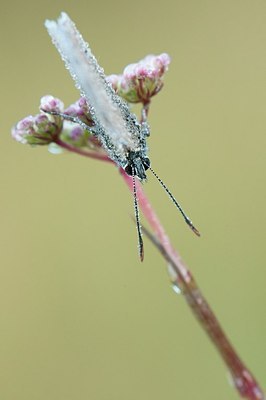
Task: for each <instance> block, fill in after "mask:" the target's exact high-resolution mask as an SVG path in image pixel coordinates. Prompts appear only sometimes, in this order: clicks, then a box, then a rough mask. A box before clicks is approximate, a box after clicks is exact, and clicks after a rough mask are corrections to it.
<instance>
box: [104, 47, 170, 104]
mask: <svg viewBox="0 0 266 400" xmlns="http://www.w3.org/2000/svg"><path fill="white" fill-rule="evenodd" d="M169 64H170V57H169V55H168V54H166V53H162V54H160V55H158V56H155V55H148V56H146V57H145V58H143V59H142V60H140V61H139V62H138V63H135V64H129V65H128V66H127V67H126V68H125V69H124V72H123V75H110V76H109V77H108V78H107V79H108V81H109V82H110V83H111V85H112V86H113V88H114V90H115V91H116V92H117V93H118V94H119V95H120V96H121V97H123V98H124V99H125V100H127V101H128V102H130V103H139V102H141V103H144V104H145V103H148V102H149V101H150V98H151V97H152V96H154V95H155V94H157V93H158V92H159V91H160V90H161V88H162V87H163V75H164V74H165V72H166V71H167V70H168V65H169Z"/></svg>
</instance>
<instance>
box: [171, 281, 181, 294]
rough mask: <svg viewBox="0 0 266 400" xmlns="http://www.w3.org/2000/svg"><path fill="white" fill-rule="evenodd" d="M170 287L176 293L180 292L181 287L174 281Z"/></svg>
mask: <svg viewBox="0 0 266 400" xmlns="http://www.w3.org/2000/svg"><path fill="white" fill-rule="evenodd" d="M172 288H173V291H174V292H175V293H176V294H181V289H180V287H179V286H177V284H176V283H173V284H172Z"/></svg>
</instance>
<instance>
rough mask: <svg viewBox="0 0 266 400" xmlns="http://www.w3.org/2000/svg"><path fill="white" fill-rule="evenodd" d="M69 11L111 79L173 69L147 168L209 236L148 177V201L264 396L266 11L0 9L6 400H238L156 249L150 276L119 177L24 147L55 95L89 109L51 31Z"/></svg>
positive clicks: (181, 5)
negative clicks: (145, 69) (149, 62)
mask: <svg viewBox="0 0 266 400" xmlns="http://www.w3.org/2000/svg"><path fill="white" fill-rule="evenodd" d="M63 10H64V11H66V12H67V13H69V15H70V16H71V18H72V19H73V20H74V21H75V22H76V24H77V26H78V28H79V30H80V31H81V32H82V33H83V35H84V37H85V39H87V40H88V41H89V42H90V44H91V47H92V49H93V51H94V53H95V55H96V56H97V58H98V60H99V62H100V64H101V65H102V66H103V67H104V68H105V72H106V74H110V73H115V72H117V73H118V72H120V71H121V70H122V69H123V68H124V66H125V65H126V64H128V63H130V62H134V61H137V60H139V59H140V58H142V57H143V56H145V55H146V54H149V53H155V54H158V53H161V52H168V53H169V54H170V55H171V57H172V63H171V65H170V69H169V72H168V73H167V75H166V79H165V87H164V89H163V91H162V92H161V93H160V94H159V95H158V96H157V97H156V98H154V101H153V104H152V108H151V113H150V124H151V129H152V135H151V137H150V139H149V145H150V149H151V150H150V156H151V160H152V163H153V166H154V168H155V170H156V171H157V172H158V173H159V175H160V176H161V178H162V179H164V181H165V182H166V183H167V185H169V187H170V188H171V190H172V192H173V193H174V194H175V195H176V197H177V198H178V200H179V201H180V202H181V204H182V205H183V206H184V208H185V210H186V211H187V212H188V213H189V215H190V216H191V218H192V219H193V221H194V222H195V224H196V226H198V227H199V228H200V230H201V231H202V234H203V235H202V238H200V239H197V238H196V237H195V236H194V235H193V234H192V233H191V232H190V231H189V229H187V227H186V226H185V224H184V223H183V221H182V219H181V217H180V215H178V213H177V211H176V210H175V209H174V206H173V205H172V204H170V202H169V199H168V198H167V196H166V195H165V193H163V191H162V189H161V187H159V184H158V183H157V182H156V181H155V180H154V179H153V178H152V176H151V177H150V179H149V183H148V184H146V185H145V191H146V193H147V194H148V196H149V198H150V199H151V201H152V204H153V205H154V207H155V209H156V210H157V212H158V214H159V215H160V217H161V220H162V222H163V224H164V226H165V228H166V230H167V232H168V233H169V235H170V237H171V238H172V241H173V244H174V245H175V246H176V248H177V249H179V251H180V253H181V255H182V257H183V258H184V260H185V261H186V262H187V264H188V265H189V266H190V268H191V270H192V271H193V273H194V274H195V276H196V279H197V281H198V282H199V284H200V286H201V287H202V289H203V291H204V293H205V295H206V297H207V299H208V300H209V301H210V303H211V305H212V307H213V308H214V310H215V312H216V313H217V315H218V317H219V319H220V321H221V323H222V325H223V327H224V328H225V330H226V332H228V334H229V337H230V338H231V339H232V341H233V343H234V344H235V346H236V348H237V349H238V351H239V353H240V355H241V357H242V358H243V359H244V360H245V361H246V362H247V364H248V366H249V368H250V369H251V370H252V371H253V372H254V373H255V374H256V376H257V378H258V379H259V381H261V383H262V385H264V387H265V386H266V382H265V375H266V362H265V354H266V345H265V337H266V312H265V301H266V293H265V278H266V253H265V224H266V207H265V195H266V186H265V174H266V172H265V167H266V159H265V146H266V118H265V116H266V111H265V110H266V90H265V89H266V68H265V67H266V23H265V21H266V3H265V1H256V0H254V1H250V0H223V1H211V0H203V1H198V0H188V1H179V0H177V1H176V0H165V1H163V2H158V3H156V2H155V1H152V0H148V1H146V0H135V1H134V2H133V1H126V0H123V1H122V0H113V1H106V2H105V1H102V0H98V1H94V2H92V1H91V2H90V1H61V0H60V1H56V2H55V1H51V0H46V1H42V2H41V1H27V0H26V1H24V2H21V1H18V0H15V1H10V2H2V3H1V5H0V15H1V24H0V33H1V35H0V37H1V49H2V51H1V71H2V73H1V76H2V79H1V115H2V117H1V121H0V124H1V145H0V151H1V158H0V162H1V169H0V173H1V180H0V182H1V242H0V243H1V253H0V254H1V269H0V332H1V340H0V398H1V399H3V400H29V399H32V400H33V399H34V400H47V399H49V400H77V399H95V400H110V399H112V400H113V399H114V400H120V399H121V400H122V399H123V400H124V399H127V400H133V399H134V400H135V399H138V400H146V399H153V400H159V399H164V398H165V399H186V400H191V399H204V400H208V399H213V398H215V399H216V400H223V399H237V398H238V395H237V394H236V393H235V391H234V390H233V389H232V387H230V385H229V383H228V373H227V370H226V368H225V367H224V365H223V363H222V362H221V360H220V358H219V357H218V355H217V353H216V351H215V350H214V348H213V346H212V344H211V343H210V342H209V340H208V339H207V337H206V336H205V334H204V332H202V330H201V328H200V327H199V326H198V323H197V322H196V321H195V320H194V317H193V316H192V315H191V313H190V310H189V309H188V307H187V305H186V304H185V301H184V299H183V298H182V297H181V296H177V295H176V294H175V293H174V292H173V290H172V289H171V287H170V284H169V280H168V276H167V274H166V271H165V263H164V261H163V260H162V259H161V258H160V256H159V255H158V253H157V251H156V249H154V248H153V247H152V246H151V245H150V243H148V241H147V240H146V241H145V262H144V264H143V265H141V264H140V262H139V260H138V255H137V236H136V229H135V227H134V224H133V223H132V221H131V220H130V214H132V212H133V204H132V202H133V201H132V196H131V195H130V193H129V192H128V190H127V188H126V186H125V185H124V183H123V182H122V180H121V178H120V176H119V174H118V173H117V171H116V169H115V168H112V167H110V166H108V165H105V164H103V163H100V162H97V161H91V160H88V159H85V158H82V157H78V156H75V155H71V154H63V155H60V156H53V155H51V154H49V153H48V152H47V149H46V148H35V149H33V148H30V147H27V146H22V145H20V144H18V143H16V142H15V141H13V140H12V139H11V137H10V128H11V126H12V125H13V124H14V123H16V122H17V121H18V120H19V119H21V118H22V117H24V116H26V115H28V114H35V113H37V112H38V105H39V99H40V97H41V96H42V95H44V94H53V95H55V96H58V97H59V98H61V99H63V100H64V102H65V104H69V103H72V102H74V101H75V100H76V99H77V98H78V96H79V95H78V93H77V91H76V89H75V88H74V85H73V82H72V80H71V79H70V77H69V76H68V73H67V72H66V71H65V69H64V65H63V63H62V61H61V60H60V58H59V56H58V54H57V52H56V50H55V49H54V47H53V46H52V44H51V42H50V38H49V37H48V35H47V33H46V31H45V29H44V26H43V22H44V20H45V19H46V18H56V17H57V16H58V15H59V13H60V12H61V11H63ZM138 111H139V110H136V112H138ZM263 381H264V382H263Z"/></svg>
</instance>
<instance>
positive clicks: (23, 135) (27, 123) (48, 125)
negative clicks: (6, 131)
mask: <svg viewBox="0 0 266 400" xmlns="http://www.w3.org/2000/svg"><path fill="white" fill-rule="evenodd" d="M49 117H50V116H49V115H48V114H37V115H36V116H35V117H33V116H32V115H30V116H28V117H26V118H24V119H23V120H21V121H19V122H18V123H17V125H16V126H15V127H13V128H12V131H11V134H12V137H13V138H14V139H15V140H17V141H18V142H20V143H22V144H32V145H38V144H39V145H43V144H49V143H51V142H52V141H53V140H54V139H55V137H56V136H57V135H59V133H60V131H61V129H62V122H61V121H60V124H59V125H56V124H55V123H54V122H52V121H51V120H50V118H49Z"/></svg>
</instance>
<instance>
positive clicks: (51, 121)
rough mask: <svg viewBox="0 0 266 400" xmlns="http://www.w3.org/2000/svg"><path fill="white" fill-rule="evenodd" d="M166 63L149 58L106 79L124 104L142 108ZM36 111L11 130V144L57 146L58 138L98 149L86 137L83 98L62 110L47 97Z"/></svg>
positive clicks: (154, 90) (161, 57) (160, 80)
mask: <svg viewBox="0 0 266 400" xmlns="http://www.w3.org/2000/svg"><path fill="white" fill-rule="evenodd" d="M169 63H170V57H169V56H168V55H167V54H165V53H163V54H160V55H158V56H155V55H149V56H147V57H145V58H144V59H143V60H141V61H139V62H138V63H136V64H130V65H128V66H127V67H126V68H125V69H124V72H123V74H122V75H110V76H109V77H107V79H108V81H109V82H110V83H111V85H112V86H113V88H114V90H115V91H116V93H117V94H118V95H119V96H121V97H122V98H124V99H125V100H126V101H127V102H129V103H142V104H143V105H145V104H148V103H149V102H150V98H151V97H152V96H154V95H155V94H157V93H158V92H159V91H160V90H161V88H162V86H163V75H164V73H165V72H166V71H167V69H168V65H169ZM40 110H41V111H40V113H39V114H37V115H35V116H31V115H30V116H28V117H26V118H24V119H22V120H21V121H19V122H18V123H17V125H16V126H15V127H13V129H12V137H13V138H14V139H15V140H17V141H18V142H20V143H23V144H25V143H27V144H31V145H44V144H50V143H57V142H58V140H57V139H58V138H59V137H60V140H61V141H64V142H66V143H68V144H70V145H73V146H75V147H89V148H91V147H92V146H93V147H94V148H95V147H99V143H98V141H97V139H95V137H94V136H93V135H91V134H90V130H89V127H90V126H93V124H94V123H93V118H92V116H91V113H90V110H89V105H88V104H87V102H86V99H85V98H84V97H82V98H80V99H79V100H78V101H76V103H74V104H72V105H70V106H69V107H68V108H66V109H64V104H63V102H62V101H61V100H59V99H57V98H55V97H53V96H51V95H47V96H44V97H42V99H41V104H40ZM56 113H58V114H65V115H68V116H70V117H73V118H76V119H79V120H80V121H82V122H83V123H85V124H86V126H87V127H88V129H87V130H84V129H83V128H82V127H81V126H80V125H78V124H77V123H73V122H71V121H69V120H67V119H66V118H64V117H62V116H61V115H56Z"/></svg>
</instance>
